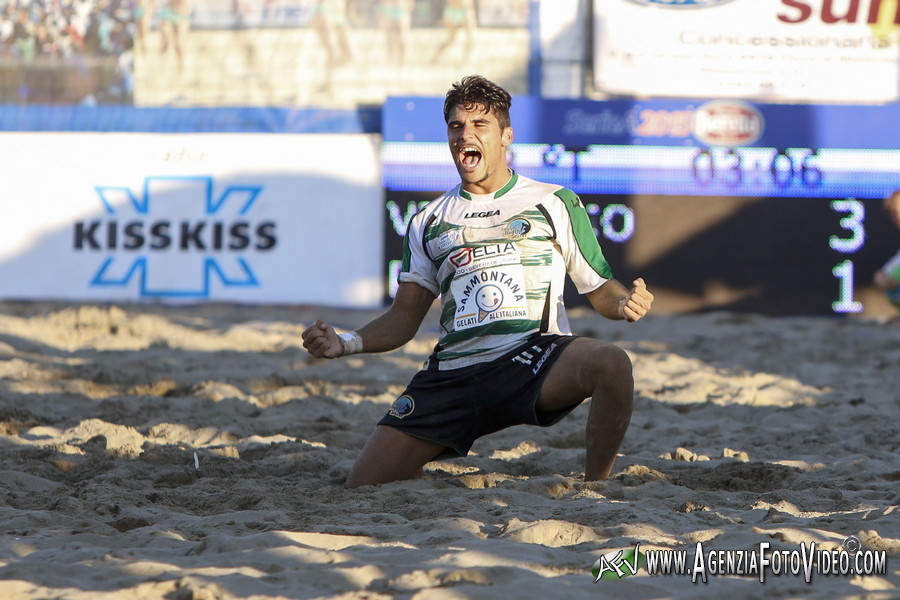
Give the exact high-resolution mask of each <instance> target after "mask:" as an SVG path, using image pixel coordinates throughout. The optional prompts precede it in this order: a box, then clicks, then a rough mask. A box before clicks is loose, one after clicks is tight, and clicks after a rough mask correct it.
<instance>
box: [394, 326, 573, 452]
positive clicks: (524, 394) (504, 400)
mask: <svg viewBox="0 0 900 600" xmlns="http://www.w3.org/2000/svg"><path fill="white" fill-rule="evenodd" d="M574 339H576V336H571V335H551V334H546V335H538V336H535V337H534V338H532V339H530V340H528V341H526V342H525V343H523V344H522V345H520V346H518V347H517V348H515V349H514V350H512V351H510V352H508V353H507V354H505V355H503V356H501V357H500V358H498V359H496V360H493V361H490V362H486V363H483V364H478V365H473V366H470V367H462V368H460V369H451V370H449V371H438V370H436V369H425V370H422V371H419V372H418V373H416V374H415V376H414V377H413V378H412V380H411V381H410V382H409V385H408V386H407V387H406V390H404V392H403V394H402V395H401V396H400V397H398V398H397V399H396V400H395V401H394V404H393V405H392V406H391V409H390V411H389V412H388V414H386V415H385V416H384V417H383V418H382V419H381V420H380V421H379V422H378V424H379V425H390V426H391V427H396V428H397V429H399V430H401V431H403V432H404V433H408V434H409V435H412V436H415V437H418V438H421V439H424V440H428V441H430V442H435V443H437V444H441V445H443V446H446V448H447V449H446V450H445V451H444V452H442V453H441V454H440V455H439V457H438V458H448V457H456V456H465V455H466V454H468V453H469V449H470V448H471V447H472V444H473V442H474V441H475V440H476V439H478V438H480V437H481V436H484V435H487V434H489V433H493V432H495V431H499V430H501V429H504V428H506V427H511V426H513V425H539V426H542V427H546V426H548V425H552V424H554V423H556V422H557V421H559V420H560V419H562V418H563V417H564V416H566V415H567V414H569V413H570V412H572V410H574V409H575V407H576V406H578V403H577V402H576V403H575V404H573V405H572V406H571V407H569V408H567V409H564V410H559V411H555V412H539V411H538V410H537V408H536V406H535V405H536V404H537V400H538V396H539V394H540V391H541V385H542V384H543V382H544V378H545V377H546V375H547V373H548V372H549V371H550V366H551V365H552V364H553V363H554V362H555V361H556V359H557V358H559V355H560V354H562V351H563V348H565V347H566V345H568V344H569V343H570V342H571V341H572V340H574Z"/></svg>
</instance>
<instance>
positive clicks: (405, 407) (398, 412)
mask: <svg viewBox="0 0 900 600" xmlns="http://www.w3.org/2000/svg"><path fill="white" fill-rule="evenodd" d="M414 410H416V402H415V400H413V398H412V396H409V395H407V394H403V395H402V396H400V397H399V398H397V399H396V400H394V403H393V404H391V410H390V411H389V412H388V414H389V415H391V416H392V417H396V418H398V419H402V418H403V417H408V416H409V415H411V414H413V411H414Z"/></svg>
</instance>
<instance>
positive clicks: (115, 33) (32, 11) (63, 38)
mask: <svg viewBox="0 0 900 600" xmlns="http://www.w3.org/2000/svg"><path fill="white" fill-rule="evenodd" d="M133 14H134V9H133V7H132V5H131V1H130V0H0V56H13V57H16V58H19V59H21V60H23V61H26V62H27V61H30V60H32V59H34V58H35V57H38V56H50V57H57V58H68V57H71V56H73V55H76V54H88V55H103V54H107V55H119V54H122V53H123V52H127V51H129V50H130V49H131V48H132V47H133V45H134V33H135V32H134V17H133Z"/></svg>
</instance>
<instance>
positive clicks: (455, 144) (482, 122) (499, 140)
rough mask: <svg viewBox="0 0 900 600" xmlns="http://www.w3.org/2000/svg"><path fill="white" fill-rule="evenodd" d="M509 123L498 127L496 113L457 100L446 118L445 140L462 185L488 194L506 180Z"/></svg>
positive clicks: (469, 189)
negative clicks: (464, 104) (457, 102)
mask: <svg viewBox="0 0 900 600" xmlns="http://www.w3.org/2000/svg"><path fill="white" fill-rule="evenodd" d="M512 139H513V131H512V127H505V128H501V127H500V122H499V121H498V120H497V117H496V116H495V115H494V114H493V113H490V112H485V110H484V107H483V106H481V105H479V104H476V105H472V106H468V107H465V106H463V105H460V104H457V105H456V106H454V107H453V108H452V109H451V110H450V114H449V115H448V120H447V141H448V143H449V144H450V154H451V155H452V156H453V162H454V163H455V164H456V170H457V172H459V177H460V179H462V184H463V188H464V189H465V190H466V191H468V192H472V193H474V194H488V193H491V192H495V191H497V190H498V189H500V188H501V187H502V186H503V185H504V184H505V183H506V182H507V181H508V180H509V173H508V172H507V165H506V148H507V146H509V145H510V144H511V143H512Z"/></svg>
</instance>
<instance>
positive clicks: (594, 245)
mask: <svg viewBox="0 0 900 600" xmlns="http://www.w3.org/2000/svg"><path fill="white" fill-rule="evenodd" d="M555 196H556V197H557V198H559V199H560V200H562V203H563V206H565V207H566V211H567V212H568V213H569V222H570V223H571V224H572V232H573V233H574V234H575V242H576V243H577V244H578V250H579V251H580V252H581V256H583V257H584V260H586V261H587V263H588V264H589V265H591V268H592V269H594V271H596V272H597V274H598V275H600V276H601V277H603V278H605V279H612V276H613V275H612V269H610V268H609V263H608V262H606V258H604V257H603V251H602V250H601V249H600V244H599V243H598V242H597V236H596V235H595V234H594V226H593V225H591V221H590V219H589V218H588V215H587V211H585V210H584V207H583V206H582V205H581V202H580V201H579V200H578V196H576V195H575V192H573V191H572V190H569V189H566V188H561V189H559V190H557V191H556V193H555Z"/></svg>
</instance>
